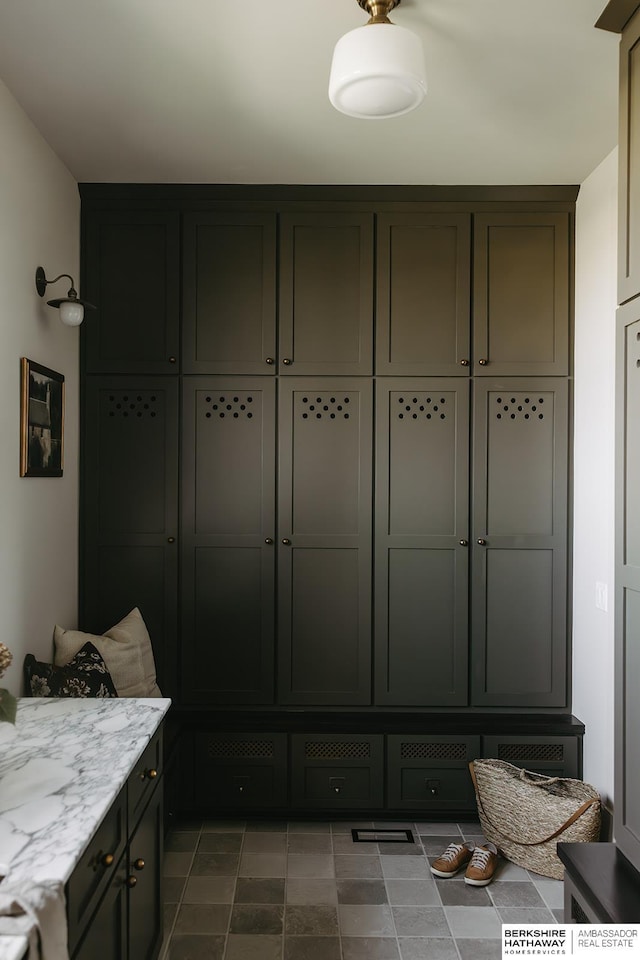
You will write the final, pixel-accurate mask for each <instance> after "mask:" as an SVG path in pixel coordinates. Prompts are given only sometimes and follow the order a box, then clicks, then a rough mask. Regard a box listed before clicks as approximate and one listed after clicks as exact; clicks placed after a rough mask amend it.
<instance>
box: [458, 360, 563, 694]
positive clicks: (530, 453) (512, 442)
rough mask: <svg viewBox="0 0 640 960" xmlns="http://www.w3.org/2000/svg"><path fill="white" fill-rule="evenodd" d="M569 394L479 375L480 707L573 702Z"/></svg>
mask: <svg viewBox="0 0 640 960" xmlns="http://www.w3.org/2000/svg"><path fill="white" fill-rule="evenodd" d="M567 393H568V385H567V383H566V381H564V380H559V379H546V380H545V379H541V378H538V379H536V380H533V379H528V380H519V379H515V378H513V379H505V380H500V381H497V380H496V381H479V382H476V403H475V413H476V425H475V449H476V451H477V455H476V463H475V477H474V491H473V508H474V522H473V530H474V533H473V585H472V597H473V634H472V636H473V664H474V675H473V702H474V704H476V705H487V706H489V705H491V706H514V707H515V706H527V705H528V706H538V707H541V706H564V705H565V703H566V696H567V693H566V672H567V610H566V595H567V535H568V534H567V496H568V488H567V483H568V449H567V434H568V406H567ZM482 451H484V452H482Z"/></svg>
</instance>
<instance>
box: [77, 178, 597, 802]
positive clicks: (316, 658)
mask: <svg viewBox="0 0 640 960" xmlns="http://www.w3.org/2000/svg"><path fill="white" fill-rule="evenodd" d="M576 193H577V190H576V188H575V187H537V188H536V187H527V188H498V187H494V188H489V187H487V188H478V187H474V188H471V187H466V188H465V187H461V188H448V187H441V188H437V187H431V188H427V187H425V188H384V187H370V188H365V187H362V188H358V187H353V188H347V187H335V188H331V187H266V186H265V187H224V186H193V187H187V186H183V187H180V186H170V185H163V186H161V185H158V186H151V185H140V186H134V185H129V186H127V185H106V184H103V185H100V184H84V185H82V186H81V194H82V222H83V242H82V261H83V290H84V291H85V293H86V296H87V297H89V298H90V299H91V300H92V302H95V303H96V304H97V306H98V309H97V311H96V313H95V316H92V317H91V323H86V324H85V325H84V326H83V328H82V353H83V366H82V384H83V398H84V402H83V407H82V447H83V456H82V471H83V477H82V507H81V512H82V559H81V571H82V572H81V580H82V586H81V611H80V621H81V624H82V626H83V627H84V628H86V629H89V630H92V631H95V632H102V631H103V630H105V629H107V628H108V627H109V626H111V625H112V624H113V623H115V622H117V620H118V619H119V618H120V617H121V616H122V615H123V614H124V613H126V612H127V611H128V610H129V609H130V608H131V607H133V606H138V607H140V609H141V610H142V613H143V616H144V618H145V621H146V622H147V624H148V626H149V630H150V634H151V636H152V638H153V643H154V651H155V655H156V661H157V665H158V674H159V682H160V687H161V689H162V690H163V692H164V693H165V694H167V695H169V696H171V697H172V699H173V700H174V704H175V707H174V711H173V712H174V716H175V718H176V720H177V719H179V720H180V721H181V723H183V724H184V727H183V730H184V737H183V754H184V756H185V757H189V760H188V762H187V763H186V764H183V771H182V779H181V783H182V800H181V802H182V803H184V804H185V805H191V806H192V805H193V804H195V803H196V801H197V802H198V803H199V804H200V805H201V806H202V807H203V808H204V809H207V808H209V807H211V808H216V809H222V808H224V807H225V806H228V805H229V804H228V801H229V797H231V796H234V790H235V787H234V785H236V786H237V788H238V789H237V791H236V793H238V794H240V793H242V796H243V802H244V803H246V804H252V805H253V809H259V808H260V806H261V805H262V806H263V807H264V808H265V809H276V808H277V809H279V810H282V809H285V808H287V806H288V808H289V809H294V808H295V809H296V810H305V811H307V812H309V811H316V812H317V811H319V810H321V809H334V808H336V803H338V804H339V803H342V805H343V807H342V808H343V809H355V808H356V806H357V807H358V808H360V809H362V810H364V809H366V808H369V809H371V810H380V809H384V810H391V809H394V810H397V811H400V810H403V809H404V810H405V811H409V810H412V809H416V807H417V806H418V805H419V803H420V790H419V789H418V783H419V781H420V782H421V781H424V783H426V782H427V781H429V782H431V783H432V785H431V786H430V787H429V788H426V787H425V788H424V789H425V791H428V792H426V793H425V796H426V799H427V800H429V802H430V803H431V807H430V808H432V809H433V810H434V811H435V812H436V813H437V811H438V810H440V811H441V812H445V811H448V810H451V809H454V808H456V809H461V810H462V809H467V810H468V809H470V802H471V801H470V797H469V792H468V785H466V786H465V787H464V789H463V787H462V779H461V778H462V776H463V774H462V772H461V771H462V768H463V766H464V763H465V762H466V760H467V759H470V758H471V756H470V754H473V753H474V752H476V753H477V751H480V752H484V753H485V754H486V751H487V750H495V749H496V746H495V742H494V741H493V740H491V739H490V738H491V737H492V736H494V735H498V736H504V735H507V734H511V735H514V736H518V735H520V734H522V735H523V736H527V735H528V734H526V733H525V732H524V730H523V729H522V726H521V724H525V725H526V723H528V721H529V719H530V718H531V719H533V720H534V721H535V724H536V726H535V735H536V737H537V739H536V741H535V742H536V743H537V744H545V743H546V745H547V748H548V749H549V750H550V751H551V753H550V757H551V758H552V759H553V757H554V756H555V754H554V753H553V751H554V749H555V747H556V746H557V744H556V742H555V739H554V738H555V737H557V736H563V735H564V734H563V733H562V732H559V731H558V730H557V729H556V728H557V727H558V725H559V726H560V727H562V730H563V731H566V736H567V737H568V738H573V746H572V748H571V750H569V754H570V755H571V758H572V759H571V761H570V762H565V759H563V760H562V762H561V765H560V767H559V768H558V772H565V773H568V772H569V770H573V771H576V770H579V768H580V760H579V756H580V747H581V737H582V725H581V724H580V723H579V721H575V718H571V701H570V685H569V677H568V665H569V663H570V651H569V642H568V637H569V634H570V628H569V612H568V603H567V597H568V583H567V572H568V549H569V529H568V516H569V478H568V470H569V448H570V418H569V410H570V388H571V381H570V374H571V365H570V345H571V330H572V323H571V297H570V295H569V290H570V284H571V279H572V259H573V218H574V206H575V197H576ZM138 263H140V264H141V268H140V271H138ZM138 275H139V276H140V278H141V279H140V283H141V285H142V287H143V288H144V289H145V290H148V291H149V296H148V297H145V296H142V295H141V294H140V292H139V291H138V290H134V289H133V284H132V281H131V279H130V278H132V277H134V278H136V283H137V281H138ZM123 277H126V278H128V279H127V281H126V286H125V291H124V299H125V300H127V304H126V306H125V307H124V308H121V291H122V286H121V280H122V278H123ZM130 287H131V289H130ZM127 291H128V292H130V293H131V301H129V300H128V299H127V297H128V292H127ZM176 291H181V300H180V298H178V295H177V294H176ZM125 326H126V328H127V330H130V334H127V333H126V332H125ZM134 328H135V332H134ZM145 344H148V348H145ZM177 344H179V345H180V346H179V348H178V346H177ZM301 711H304V716H303V717H302V718H301V717H300V712H301ZM458 714H459V715H460V718H462V719H463V721H464V723H465V724H466V726H464V727H455V726H450V727H449V728H448V729H445V728H444V726H443V723H444V722H445V721H446V722H447V723H449V724H451V723H452V722H453V720H455V719H456V718H457V717H458ZM501 717H502V720H501V719H500V718H501ZM196 718H198V719H197V721H196ZM299 721H302V725H301V724H300V722H299ZM563 725H564V726H563ZM216 731H217V732H218V733H220V734H222V733H224V734H229V735H233V736H230V737H229V738H228V742H227V743H226V744H225V745H222V744H221V743H220V741H219V738H218V739H216V738H215V737H214V738H213V740H212V739H211V736H212V734H214V733H216ZM244 731H248V732H250V733H251V734H252V736H251V737H249V738H247V737H244V736H242V737H241V736H240V735H241V734H243V733H244ZM325 733H326V734H330V735H331V739H330V740H329V741H327V743H326V744H325V745H324V746H323V747H322V751H324V753H323V755H322V756H320V755H317V751H318V750H320V749H321V748H320V747H318V746H316V747H314V748H313V749H312V748H311V747H310V746H308V745H310V744H311V743H312V742H315V741H313V738H314V737H316V736H321V735H324V734H325ZM448 734H450V735H452V736H454V735H455V736H458V735H460V737H461V738H462V739H461V740H460V741H459V742H456V743H453V742H449V741H447V739H446V736H447V735H448ZM265 736H267V740H268V741H269V742H268V743H267V741H266V740H265ZM301 736H304V737H305V738H306V739H305V740H304V743H303V741H301V740H300V737H301ZM354 736H355V737H356V739H358V738H360V739H361V741H362V743H361V745H360V746H357V745H355V741H354V740H353V737H354ZM394 736H400V737H404V736H409V737H417V738H418V740H415V741H412V745H411V746H410V745H409V743H408V742H407V743H400V741H396V740H394V739H392V738H393V737H394ZM234 737H235V739H234ZM432 737H436V739H438V738H441V737H444V738H445V739H440V740H439V742H438V746H437V747H435V746H433V745H430V744H431V741H430V738H432ZM367 738H370V739H367ZM419 738H423V739H422V740H420V739H419ZM223 739H224V738H223ZM563 749H564V748H563ZM308 750H309V751H311V753H308ZM221 751H222V752H221ZM243 751H245V752H244V753H243ZM359 752H361V753H362V755H359ZM569 754H563V757H564V758H566V756H568V755H569ZM576 758H577V759H576ZM556 759H557V758H556ZM537 760H540V757H538V758H537ZM537 760H536V756H535V751H534V755H532V763H533V764H534V765H535V762H537ZM245 761H246V763H247V764H248V766H249V767H251V768H252V770H253V771H254V773H251V774H250V775H249V774H247V773H245V772H242V770H237V769H235V768H236V767H243V765H244V764H245ZM351 761H353V764H352V766H351V768H349V764H350V762H351ZM356 761H357V762H356ZM440 761H442V762H440ZM553 762H556V761H555V760H554V761H553ZM421 764H423V766H421ZM348 768H349V769H350V770H351V772H350V773H349V772H348ZM554 769H555V768H554ZM434 770H435V772H434ZM339 771H343V772H342V773H340V772H339ZM345 771H347V772H345ZM390 771H392V772H390ZM423 772H424V776H423ZM325 774H326V776H327V777H328V778H329V780H331V781H332V782H333V781H334V780H336V783H334V784H333V786H334V788H335V787H336V786H338V787H339V788H340V789H339V790H336V789H333V793H331V792H330V791H329V790H328V788H327V787H326V784H325V785H324V786H322V787H321V786H320V782H321V781H322V782H323V783H324V781H323V777H325ZM247 776H250V780H249V781H247V780H246V779H243V778H246V777H247ZM237 778H239V779H237ZM251 778H254V779H251ZM341 778H342V779H341ZM349 778H351V780H350V779H349ZM325 779H326V778H325ZM205 782H206V784H207V787H206V789H205V788H204V787H203V786H202V784H203V783H205ZM258 783H261V784H262V786H260V787H259V788H258V787H257V786H256V784H258ZM327 783H328V780H327ZM216 784H218V787H219V789H218V787H216ZM434 784H436V785H435V786H434ZM423 785H424V784H423ZM240 787H242V790H240ZM420 789H422V787H421V788H420ZM260 797H261V798H262V799H259V798H260ZM434 797H435V798H438V802H437V803H433V802H432V801H433V799H434ZM329 801H331V802H329Z"/></svg>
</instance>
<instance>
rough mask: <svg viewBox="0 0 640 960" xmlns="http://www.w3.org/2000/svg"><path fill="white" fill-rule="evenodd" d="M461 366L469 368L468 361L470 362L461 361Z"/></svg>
mask: <svg viewBox="0 0 640 960" xmlns="http://www.w3.org/2000/svg"><path fill="white" fill-rule="evenodd" d="M460 366H461V367H468V366H469V361H468V360H461V361H460Z"/></svg>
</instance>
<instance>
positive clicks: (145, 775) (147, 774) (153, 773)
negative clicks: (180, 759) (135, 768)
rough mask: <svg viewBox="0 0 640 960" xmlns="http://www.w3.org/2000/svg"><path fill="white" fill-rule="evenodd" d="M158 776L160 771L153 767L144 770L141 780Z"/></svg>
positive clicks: (153, 778)
mask: <svg viewBox="0 0 640 960" xmlns="http://www.w3.org/2000/svg"><path fill="white" fill-rule="evenodd" d="M157 776H158V771H157V770H156V769H155V768H154V767H152V768H151V769H150V770H143V771H142V773H141V774H140V779H141V780H155V779H156V777H157Z"/></svg>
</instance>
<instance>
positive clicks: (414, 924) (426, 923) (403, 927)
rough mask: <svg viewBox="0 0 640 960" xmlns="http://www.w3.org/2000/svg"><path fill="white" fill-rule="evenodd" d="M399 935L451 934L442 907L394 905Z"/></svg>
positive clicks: (433, 935) (437, 935) (441, 935)
mask: <svg viewBox="0 0 640 960" xmlns="http://www.w3.org/2000/svg"><path fill="white" fill-rule="evenodd" d="M392 909H393V919H394V921H395V925H396V932H397V934H398V936H399V937H449V936H451V934H450V931H449V927H448V925H447V920H446V917H445V915H444V910H443V909H442V907H393V908H392Z"/></svg>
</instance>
